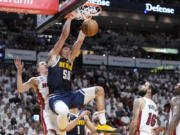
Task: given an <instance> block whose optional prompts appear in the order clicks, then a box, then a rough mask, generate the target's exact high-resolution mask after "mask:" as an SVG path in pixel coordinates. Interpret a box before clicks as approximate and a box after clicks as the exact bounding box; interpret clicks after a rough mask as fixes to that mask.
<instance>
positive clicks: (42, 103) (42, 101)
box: [36, 89, 45, 110]
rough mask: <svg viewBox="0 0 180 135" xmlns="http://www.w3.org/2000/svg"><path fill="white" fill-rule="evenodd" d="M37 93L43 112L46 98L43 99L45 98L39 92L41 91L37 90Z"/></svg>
mask: <svg viewBox="0 0 180 135" xmlns="http://www.w3.org/2000/svg"><path fill="white" fill-rule="evenodd" d="M36 93H37V95H38V100H39V102H40V105H41V107H42V110H44V109H45V102H44V98H43V96H42V95H41V93H40V92H39V89H36Z"/></svg>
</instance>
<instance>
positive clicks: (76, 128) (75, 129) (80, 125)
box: [67, 108, 97, 135]
mask: <svg viewBox="0 0 180 135" xmlns="http://www.w3.org/2000/svg"><path fill="white" fill-rule="evenodd" d="M82 112H83V111H81V110H79V109H78V108H73V109H70V113H69V114H70V115H69V121H70V122H71V121H73V120H74V119H76V118H77V117H78V116H79V115H81V113H82ZM71 128H72V129H71V130H70V131H69V132H67V135H86V128H88V129H90V131H91V132H92V133H94V134H96V133H97V132H96V127H95V126H94V124H93V123H92V122H91V121H90V119H89V116H88V115H85V116H84V118H81V119H80V120H79V121H78V122H77V124H76V125H73V126H72V127H71Z"/></svg>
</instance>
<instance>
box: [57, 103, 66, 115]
mask: <svg viewBox="0 0 180 135" xmlns="http://www.w3.org/2000/svg"><path fill="white" fill-rule="evenodd" d="M55 112H56V113H57V114H59V115H65V116H67V114H68V112H69V108H68V106H67V105H66V104H65V103H64V102H62V101H59V102H57V103H56V104H55Z"/></svg>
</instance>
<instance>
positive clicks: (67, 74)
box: [48, 16, 114, 135]
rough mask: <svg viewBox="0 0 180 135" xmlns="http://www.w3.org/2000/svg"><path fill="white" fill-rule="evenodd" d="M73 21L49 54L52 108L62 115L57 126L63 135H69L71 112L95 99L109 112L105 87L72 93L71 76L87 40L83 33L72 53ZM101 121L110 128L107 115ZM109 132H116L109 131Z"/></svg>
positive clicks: (80, 34) (79, 36)
mask: <svg viewBox="0 0 180 135" xmlns="http://www.w3.org/2000/svg"><path fill="white" fill-rule="evenodd" d="M73 18H74V17H72V16H70V17H68V18H67V20H66V22H65V24H64V26H63V30H62V33H61V36H60V38H59V40H58V41H57V43H56V44H55V46H54V48H53V49H52V50H51V51H50V52H49V54H48V87H49V93H50V96H49V97H50V98H49V104H50V107H51V109H52V110H53V111H54V112H56V113H57V114H58V120H57V123H58V127H59V129H60V133H61V135H65V134H66V126H67V114H68V112H69V108H75V107H78V108H81V106H82V105H83V104H87V103H88V102H89V101H90V100H92V99H94V98H95V99H96V102H97V110H98V111H101V112H105V105H104V103H105V102H104V89H103V88H102V87H100V86H96V87H91V88H85V89H81V90H79V91H72V88H71V74H72V66H73V61H74V59H75V58H76V56H77V53H78V52H79V51H80V48H81V46H82V44H83V41H84V39H85V35H84V34H83V32H82V31H80V32H79V35H78V38H77V41H76V42H75V43H74V45H73V47H72V50H71V49H70V47H69V46H68V45H67V44H65V41H66V39H67V37H68V36H69V33H70V25H71V21H72V19H73ZM99 119H100V123H101V124H102V125H104V124H106V118H105V113H102V114H101V115H100V116H99ZM104 127H107V126H104ZM104 127H103V128H104ZM108 128H109V127H108ZM109 130H114V129H110V128H109Z"/></svg>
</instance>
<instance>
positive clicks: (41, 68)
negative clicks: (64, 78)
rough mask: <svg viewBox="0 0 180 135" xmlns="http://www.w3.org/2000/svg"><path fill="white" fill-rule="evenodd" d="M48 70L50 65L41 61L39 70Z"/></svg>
mask: <svg viewBox="0 0 180 135" xmlns="http://www.w3.org/2000/svg"><path fill="white" fill-rule="evenodd" d="M47 71H48V66H47V63H46V62H45V61H41V62H39V64H38V72H47Z"/></svg>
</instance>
